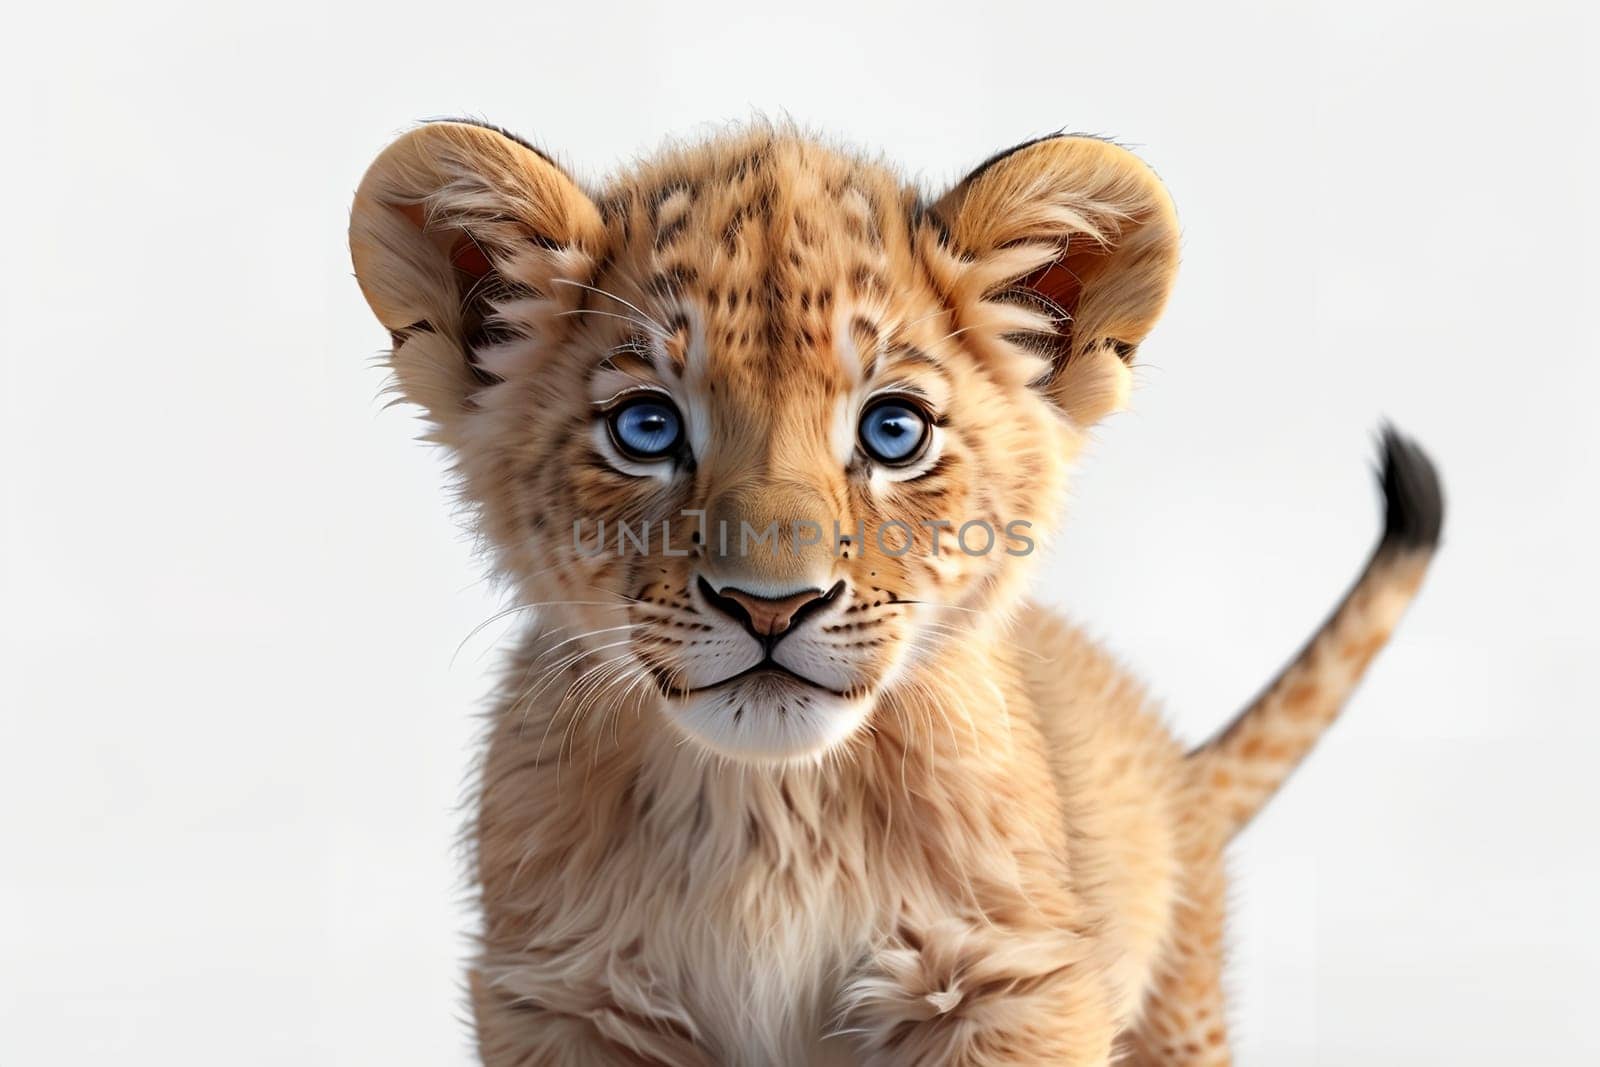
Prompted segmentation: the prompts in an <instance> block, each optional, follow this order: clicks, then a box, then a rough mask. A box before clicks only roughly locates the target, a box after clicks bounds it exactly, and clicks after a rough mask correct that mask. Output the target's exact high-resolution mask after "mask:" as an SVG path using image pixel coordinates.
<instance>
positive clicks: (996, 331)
mask: <svg viewBox="0 0 1600 1067" xmlns="http://www.w3.org/2000/svg"><path fill="white" fill-rule="evenodd" d="M934 213H935V215H936V216H937V218H938V219H940V220H942V222H943V224H944V226H945V228H946V230H947V233H946V234H945V235H942V236H944V238H945V244H946V245H947V246H951V247H953V250H954V251H955V252H956V253H957V255H956V256H955V257H954V258H953V259H952V258H947V259H946V261H945V269H944V270H942V271H941V273H943V274H946V276H947V284H948V285H949V287H950V291H951V295H952V299H953V301H954V303H955V305H956V308H957V312H958V314H959V315H960V316H961V317H962V318H963V320H964V321H963V323H962V325H964V326H965V325H973V326H975V327H976V331H975V332H976V334H977V336H978V337H980V338H987V339H988V340H989V341H990V342H993V343H1005V344H1011V345H1020V346H1021V347H1022V348H1024V349H1025V350H1028V351H1031V352H1033V353H1035V354H1037V355H1039V356H1043V357H1044V358H1046V359H1048V360H1049V366H1048V368H1044V367H1042V366H1039V365H1037V364H1035V368H1036V369H1037V370H1038V371H1039V374H1038V380H1041V381H1042V382H1043V383H1044V388H1045V390H1046V391H1047V392H1048V393H1049V395H1050V396H1051V397H1052V399H1054V400H1055V401H1056V403H1057V404H1059V405H1060V406H1061V407H1062V409H1063V410H1065V411H1066V413H1067V415H1068V416H1069V417H1070V418H1071V419H1072V420H1073V421H1074V422H1075V423H1077V424H1078V425H1080V426H1087V425H1089V424H1091V423H1093V422H1095V421H1097V420H1099V419H1100V418H1102V417H1103V416H1105V415H1106V414H1108V413H1110V412H1112V411H1116V410H1119V409H1120V408H1122V407H1123V406H1124V405H1125V403H1126V400H1127V395H1128V389H1129V386H1130V384H1131V382H1132V374H1131V373H1130V372H1129V370H1128V364H1129V363H1130V362H1131V361H1132V359H1133V354H1134V350H1135V349H1136V348H1137V346H1138V344H1139V342H1141V341H1143V340H1144V338H1145V336H1146V335H1147V334H1148V333H1149V332H1150V329H1151V327H1153V326H1154V325H1155V322H1156V319H1157V318H1158V317H1160V314H1161V309H1162V307H1163V305H1165V304H1166V300H1167V294H1168V292H1169V291H1170V290H1171V288H1172V280H1173V276H1174V274H1175V273H1176V271H1177V266H1178V219H1177V215H1176V214H1175V213H1174V211H1173V208H1172V201H1171V199H1170V198H1169V197H1168V196H1167V192H1166V189H1165V188H1164V187H1163V186H1162V184H1161V181H1160V179H1158V178H1157V177H1156V176H1155V174H1154V172H1152V171H1151V170H1150V168H1149V167H1147V166H1145V165H1144V163H1142V162H1140V160H1139V159H1138V158H1137V157H1136V156H1134V155H1133V153H1131V152H1129V151H1127V150H1126V149H1124V148H1119V147H1118V146H1116V145H1114V144H1110V143H1109V142H1106V141H1100V140H1096V139H1094V138H1089V137H1050V138H1045V139H1044V140H1039V141H1031V142H1029V143H1027V144H1024V145H1020V146H1018V147H1016V148H1013V149H1010V150H1009V151H1007V152H1003V153H1001V154H999V155H997V156H995V157H993V158H992V159H990V160H989V161H988V162H986V163H984V164H983V165H982V166H980V167H979V168H978V169H977V170H975V171H973V172H972V173H971V174H969V175H967V177H966V178H964V179H963V180H962V181H961V182H960V183H959V184H957V185H956V187H955V188H953V189H951V190H950V192H948V193H946V194H945V196H944V197H943V198H942V199H941V200H940V201H939V202H938V203H937V204H936V205H935V206H934ZM1013 354H1014V353H1013Z"/></svg>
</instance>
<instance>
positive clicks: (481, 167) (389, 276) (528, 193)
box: [350, 122, 604, 428]
mask: <svg viewBox="0 0 1600 1067" xmlns="http://www.w3.org/2000/svg"><path fill="white" fill-rule="evenodd" d="M603 239H604V227H603V225H602V223H601V220H600V212H599V210H598V209H597V208H596V207H595V205H594V202H593V201H591V200H590V199H589V197H588V196H586V195H585V194H584V192H583V191H582V190H581V189H579V188H578V185H577V183H576V182H574V181H573V180H572V179H571V178H569V177H568V176H567V175H566V174H565V173H563V172H562V170H561V169H560V168H559V167H557V166H556V165H555V164H554V163H552V162H551V161H550V160H549V159H548V158H546V157H545V156H544V155H542V154H541V153H539V152H538V151H536V150H535V149H533V148H532V147H530V146H528V145H526V144H524V143H523V142H521V141H518V140H515V139H513V138H511V137H509V136H507V135H506V134H503V133H501V132H500V131H498V130H494V129H490V128H488V127H485V126H476V125H471V124H469V123H464V122H437V123H431V124H429V125H426V126H422V127H419V128H418V129H415V130H412V131H411V132H410V133H407V134H405V135H404V136H403V137H401V138H400V139H399V140H397V141H395V142H394V143H393V144H391V145H390V146H389V147H388V148H386V149H384V151H383V153H382V154H381V155H380V156H378V158H377V160H376V161H375V162H374V163H373V164H372V166H371V167H370V168H368V170H367V174H366V177H364V178H363V179H362V180H361V186H360V188H359V189H358V190H357V191H356V199H355V206H354V208H353V209H352V210H351V213H350V255H351V258H352V259H353V260H354V261H355V268H356V280H357V281H358V282H359V283H360V285H361V292H362V293H363V294H364V295H365V296H366V298H367V303H368V304H369V305H371V307H372V311H373V314H375V315H377V317H378V321H379V322H381V323H383V325H384V326H385V327H387V328H388V330H389V334H390V337H391V339H392V340H393V342H394V350H393V354H392V356H391V361H392V363H393V366H394V370H395V376H396V378H397V379H398V381H399V385H400V389H401V391H402V393H403V394H404V395H405V397H406V398H407V399H408V400H411V401H412V402H414V403H416V404H418V405H420V406H421V407H422V408H423V409H424V410H425V411H426V412H427V413H428V415H429V416H430V417H431V418H432V419H433V421H434V422H435V423H437V424H439V425H440V426H441V427H442V428H448V427H449V425H450V424H451V423H452V422H454V421H455V420H456V419H457V418H459V417H460V416H461V415H463V414H464V413H465V412H467V411H468V410H470V407H471V403H470V397H471V395H472V393H473V392H474V391H475V390H477V389H480V388H482V387H483V386H485V385H487V384H490V383H492V382H494V381H496V380H497V378H498V375H497V373H496V369H497V368H496V357H495V352H496V347H495V346H496V345H497V344H498V343H500V342H502V341H505V340H507V339H508V337H509V336H513V335H519V334H526V333H528V332H530V329H532V324H533V323H534V322H535V321H536V320H537V317H538V316H537V313H536V312H535V311H533V310H531V305H536V304H539V303H544V304H548V303H549V302H550V301H548V300H541V298H546V297H548V296H549V295H550V294H548V293H546V292H545V291H544V290H546V289H548V288H549V282H550V281H551V279H553V278H554V277H557V276H567V277H582V276H585V275H586V274H587V271H588V268H589V266H590V265H591V264H592V263H593V259H594V257H595V256H596V255H597V254H598V250H599V248H600V245H601V243H602V241H603ZM558 299H559V298H558ZM518 312H520V313H518Z"/></svg>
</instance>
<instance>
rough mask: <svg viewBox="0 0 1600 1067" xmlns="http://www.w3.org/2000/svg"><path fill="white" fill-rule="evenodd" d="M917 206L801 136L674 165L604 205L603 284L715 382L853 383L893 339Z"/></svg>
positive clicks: (659, 168)
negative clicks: (635, 299) (625, 296)
mask: <svg viewBox="0 0 1600 1067" xmlns="http://www.w3.org/2000/svg"><path fill="white" fill-rule="evenodd" d="M913 203H914V195H913V194H912V193H910V192H909V191H907V190H905V189H904V188H902V186H901V185H900V183H899V182H898V181H897V180H896V179H895V178H894V176H893V175H892V174H891V173H889V172H888V171H887V170H885V169H884V168H882V167H879V166H876V165H873V164H869V163H865V162H862V161H860V160H857V159H853V158H851V157H849V156H847V155H844V154H841V153H836V152H832V151H829V150H828V149H825V148H823V147H821V146H818V145H816V144H814V143H810V142H806V141H802V140H798V139H793V138H784V137H769V136H754V137H751V138H749V139H746V140H745V141H742V142H738V143H735V144H731V145H727V146H725V147H723V149H722V150H721V151H719V152H716V153H706V152H704V151H701V152H696V153H693V154H683V155H676V156H674V155H669V156H668V157H667V158H666V159H664V160H662V161H659V162H657V163H654V164H651V165H649V166H648V167H646V168H644V169H643V170H641V171H640V172H638V173H636V174H634V175H630V176H628V177H626V178H624V179H622V180H621V181H620V182H619V183H618V184H617V185H615V186H614V187H613V188H612V189H611V190H610V191H609V193H608V195H606V196H605V197H604V198H603V199H602V201H601V204H602V209H603V214H604V217H605V219H606V222H607V225H608V227H609V229H610V233H611V239H612V249H613V252H612V255H611V258H610V260H609V261H608V263H607V264H606V270H605V275H606V281H605V284H606V285H607V286H608V287H610V286H614V285H621V286H626V287H628V288H630V289H631V290H632V291H633V292H635V293H637V294H638V295H639V298H640V299H641V301H644V302H645V304H647V305H648V310H649V311H650V312H651V316H652V318H656V319H659V320H660V321H662V322H664V323H665V324H666V325H667V326H668V328H669V330H668V332H669V333H671V334H672V335H673V341H672V342H671V343H670V344H669V348H672V349H674V356H675V358H680V359H683V360H687V359H689V358H692V356H693V354H694V349H695V347H696V346H699V347H700V348H701V349H703V355H704V358H705V359H706V360H708V362H709V369H710V370H711V371H712V372H713V374H714V375H715V376H716V377H717V378H718V379H720V380H728V381H729V382H730V384H731V383H732V382H735V381H737V380H738V379H740V378H741V377H745V376H749V377H751V378H752V380H753V381H754V380H759V381H762V382H767V383H774V382H782V380H783V378H784V376H785V375H795V374H803V375H805V376H806V378H807V379H808V380H811V381H813V382H818V383H826V384H832V385H838V386H847V385H848V384H850V380H851V379H859V378H860V377H861V376H862V375H863V373H864V371H865V372H870V370H871V362H872V361H873V360H874V359H876V358H877V357H878V355H879V354H880V352H881V350H882V348H883V347H884V345H885V343H886V342H885V339H886V335H887V333H888V331H889V329H890V322H889V320H890V319H892V317H893V310H894V308H893V303H894V295H895V292H896V289H897V288H898V287H899V285H898V284H897V280H896V279H897V272H903V271H905V270H906V269H907V268H908V266H909V255H910V244H909V224H908V216H909V212H910V210H911V207H912V205H913Z"/></svg>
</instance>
